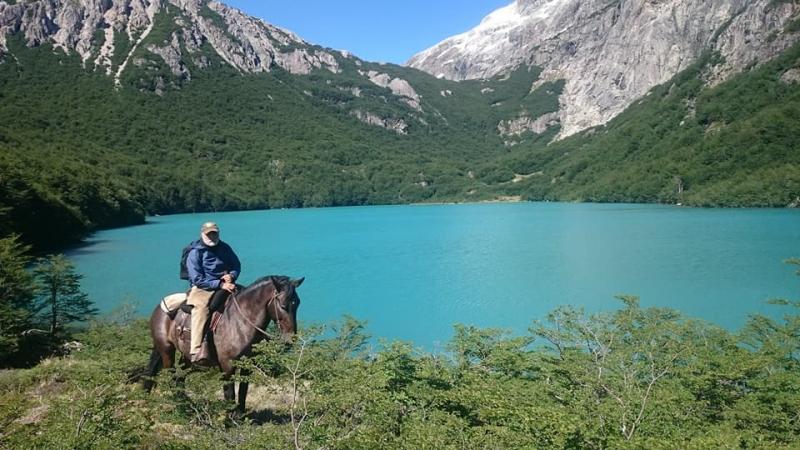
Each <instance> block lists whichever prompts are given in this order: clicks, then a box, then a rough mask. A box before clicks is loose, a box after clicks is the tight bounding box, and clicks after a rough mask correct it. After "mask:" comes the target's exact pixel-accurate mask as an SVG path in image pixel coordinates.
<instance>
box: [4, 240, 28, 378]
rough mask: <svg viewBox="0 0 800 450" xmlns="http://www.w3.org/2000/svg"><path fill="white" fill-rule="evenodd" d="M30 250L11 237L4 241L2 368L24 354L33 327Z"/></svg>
mask: <svg viewBox="0 0 800 450" xmlns="http://www.w3.org/2000/svg"><path fill="white" fill-rule="evenodd" d="M28 250H29V247H28V246H26V245H24V244H22V243H20V242H19V237H18V236H15V235H11V236H9V237H7V238H3V239H0V366H3V365H5V364H6V363H7V362H8V359H9V358H10V357H11V356H12V355H14V354H15V353H17V352H18V351H19V350H20V344H21V341H22V333H23V332H24V331H25V330H26V329H28V327H29V325H30V323H31V317H30V316H31V309H32V301H33V296H34V292H35V290H34V285H33V277H32V276H31V274H30V273H29V272H28V271H27V270H26V269H25V267H26V265H27V264H28V262H29V257H28V256H27V253H28Z"/></svg>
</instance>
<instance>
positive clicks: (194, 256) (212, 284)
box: [186, 222, 241, 363]
mask: <svg viewBox="0 0 800 450" xmlns="http://www.w3.org/2000/svg"><path fill="white" fill-rule="evenodd" d="M186 268H187V270H188V272H189V283H190V284H191V289H190V290H189V295H188V298H187V300H186V303H187V304H189V305H192V306H193V307H194V308H193V309H192V337H191V347H190V354H191V356H190V359H191V362H192V363H201V362H203V360H204V359H207V358H208V354H207V352H201V347H202V342H203V336H204V334H205V328H206V322H207V321H208V316H209V308H208V306H209V304H212V305H219V304H220V303H221V302H223V301H225V299H226V298H227V297H228V296H229V295H230V294H231V293H232V292H233V291H234V290H236V284H235V282H236V279H237V278H238V277H239V272H240V271H241V264H240V262H239V258H238V257H237V256H236V253H234V251H233V249H232V248H231V246H230V245H228V244H226V243H225V242H222V241H221V240H220V238H219V227H218V226H217V224H216V223H214V222H206V223H204V224H203V225H202V226H201V227H200V239H198V240H196V241H194V242H192V244H191V250H190V251H189V254H188V256H187V258H186ZM212 299H213V300H212Z"/></svg>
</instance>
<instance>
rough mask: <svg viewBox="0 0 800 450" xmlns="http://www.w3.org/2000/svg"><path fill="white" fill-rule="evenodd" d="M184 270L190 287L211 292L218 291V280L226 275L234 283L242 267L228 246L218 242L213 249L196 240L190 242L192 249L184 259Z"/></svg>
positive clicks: (219, 282)
mask: <svg viewBox="0 0 800 450" xmlns="http://www.w3.org/2000/svg"><path fill="white" fill-rule="evenodd" d="M186 269H187V270H188V271H189V283H191V284H192V286H197V287H199V288H200V289H205V290H208V291H212V290H215V289H219V287H220V284H222V281H221V280H220V278H222V276H223V275H225V274H226V273H229V274H231V276H232V277H233V280H234V281H236V279H237V278H239V271H241V269H242V267H241V264H240V263H239V258H238V257H237V256H236V253H234V252H233V249H232V248H231V246H230V245H228V244H226V243H224V242H222V241H219V243H218V244H217V245H215V246H214V247H208V246H206V245H205V244H204V243H203V241H202V240H200V239H198V240H196V241H194V242H192V249H191V250H189V256H187V257H186Z"/></svg>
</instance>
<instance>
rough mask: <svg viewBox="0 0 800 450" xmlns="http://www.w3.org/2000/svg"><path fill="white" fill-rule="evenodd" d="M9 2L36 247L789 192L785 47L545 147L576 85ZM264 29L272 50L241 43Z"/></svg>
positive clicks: (23, 211)
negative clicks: (420, 207) (346, 213)
mask: <svg viewBox="0 0 800 450" xmlns="http://www.w3.org/2000/svg"><path fill="white" fill-rule="evenodd" d="M156 3H157V4H158V5H159V8H157V9H151V10H150V12H149V13H148V10H147V7H152V5H154V4H156ZM65 4H69V5H71V6H70V7H71V8H73V9H72V10H71V11H72V13H69V14H67V13H66V12H65V11H66V10H64V9H63V8H61V7H62V6H63V5H65ZM136 4H138V5H139V6H138V7H135V8H134V7H131V9H130V10H129V11H128V12H129V13H130V14H129V15H128V16H126V17H125V18H122V17H118V16H115V17H114V18H113V19H112V18H108V19H107V18H106V17H105V15H109V14H110V15H112V16H113V14H114V12H113V11H115V10H114V7H117V8H123V9H124V8H125V7H126V5H128V6H130V5H136ZM20 5H22V4H17V6H16V7H15V8H12V9H13V11H14V14H13V15H11V14H10V13H9V11H11V10H12V9H9V3H8V2H4V1H0V31H1V32H0V35H2V36H3V48H5V57H0V150H2V151H0V169H1V170H0V217H1V218H2V219H3V220H2V221H0V235H6V234H9V233H21V234H22V238H23V240H24V241H26V242H29V243H33V244H36V245H37V248H53V247H58V246H59V245H64V244H65V243H69V242H74V241H75V240H76V239H79V238H80V237H81V236H84V235H85V234H86V233H87V232H89V231H91V230H93V229H97V228H102V227H112V226H121V225H126V224H134V223H141V222H143V221H144V217H145V215H148V214H149V215H152V214H170V213H178V212H198V211H226V210H241V209H265V208H285V207H306V206H340V205H366V204H392V203H421V202H468V201H483V200H493V199H498V198H508V197H513V198H520V199H523V200H548V201H551V200H562V201H598V202H653V203H670V204H674V203H682V204H686V205H703V206H786V205H789V204H791V203H792V202H795V203H796V199H797V198H798V196H800V183H798V181H797V180H796V177H795V176H794V175H793V174H794V173H795V172H796V167H798V165H800V161H798V160H797V158H798V155H800V151H798V150H799V149H800V148H798V145H799V144H798V142H799V141H800V139H798V138H797V132H798V130H797V127H796V125H793V123H796V122H793V121H792V120H793V118H795V117H797V116H798V114H797V111H798V108H800V97H799V94H798V92H800V84H799V83H797V80H798V78H800V76H798V75H797V73H800V67H798V61H800V57H798V56H797V52H798V49H797V45H794V46H793V47H790V48H789V49H787V50H786V51H784V52H782V53H781V54H780V55H779V56H778V57H776V58H773V59H772V60H770V61H767V62H766V63H763V64H761V65H753V66H752V67H750V68H746V69H744V70H743V71H742V72H740V73H738V74H736V75H734V76H733V77H731V78H729V79H727V80H725V81H720V82H719V83H717V84H714V85H711V84H710V83H708V79H709V78H708V74H712V73H714V72H713V71H714V70H715V68H718V67H720V65H721V64H723V63H724V61H725V60H724V58H722V56H721V55H720V54H719V52H713V51H710V50H709V51H706V52H704V54H703V55H702V56H701V57H700V58H699V59H698V60H697V61H695V63H693V65H691V66H689V67H688V68H687V69H685V70H684V71H682V72H680V73H678V74H677V75H675V76H673V77H672V78H670V79H669V80H667V81H666V82H664V83H661V84H659V85H657V86H655V87H653V88H651V89H650V90H649V91H648V93H647V94H646V95H644V96H642V97H641V98H639V99H637V100H636V101H635V102H634V103H632V104H631V105H630V106H629V107H628V108H626V109H625V110H624V111H623V113H621V114H619V115H617V116H616V117H614V118H613V119H611V120H610V121H609V122H607V123H606V124H604V125H598V126H595V127H592V128H589V129H587V130H584V131H581V132H578V133H575V134H574V135H572V136H569V137H564V138H562V139H560V140H556V139H555V138H556V137H557V136H558V135H559V134H560V133H561V132H562V129H563V127H564V123H563V122H562V120H561V117H562V115H561V114H562V113H563V111H562V101H563V99H564V96H565V95H566V94H565V92H566V86H567V83H568V80H567V79H566V78H563V77H555V78H552V79H547V78H546V77H545V76H544V74H545V73H546V71H547V69H546V68H545V67H539V66H535V65H533V66H531V65H527V64H522V65H520V66H517V67H515V68H514V69H513V70H511V71H509V72H506V73H501V74H498V75H496V76H494V77H491V78H488V79H475V80H463V81H459V82H456V81H452V80H447V79H438V78H436V77H434V76H433V75H431V74H428V73H426V72H423V71H420V70H417V69H413V68H407V67H403V66H398V65H393V64H379V63H373V62H369V61H363V60H360V59H358V58H356V57H354V56H352V55H349V54H348V53H347V52H340V51H335V50H330V49H326V48H323V47H319V46H315V45H313V44H309V43H306V42H305V41H302V40H300V41H298V40H294V37H293V35H292V34H291V33H290V32H288V31H275V33H278V34H277V36H279V38H280V39H286V40H285V41H283V43H281V42H280V41H278V40H270V39H271V38H270V37H269V36H272V34H270V33H272V32H273V31H274V30H273V29H272V28H269V27H268V26H267V25H264V24H263V21H260V20H259V19H252V18H247V19H242V20H239V19H235V18H236V17H238V16H236V15H231V16H228V17H227V18H226V16H224V14H227V13H225V11H227V10H225V9H224V8H223V7H222V6H223V5H222V4H216V3H214V2H208V3H207V2H203V1H197V0H170V1H159V2H144V1H142V0H113V1H112V0H108V1H96V0H79V1H70V2H62V1H58V0H37V1H34V2H28V3H25V4H24V5H23V6H25V8H27V9H25V8H22V6H20ZM115 5H116V6H115ZM187 5H188V6H187ZM209 5H217V6H215V8H217V9H218V10H219V11H223V14H222V15H221V14H220V13H218V12H217V11H216V10H215V9H213V8H212V7H209ZM12 6H13V5H12ZM56 6H57V7H58V8H56ZM77 7H82V8H86V7H91V8H89V10H90V11H89V12H85V13H84V12H83V11H84V10H81V9H77V10H76V9H75V8H77ZM137 8H138V9H137ZM153 8H155V7H153ZM191 8H194V9H191ZM190 9H191V10H190ZM23 10H24V11H29V12H27V13H25V14H21V13H20V11H23ZM76 11H77V12H79V13H80V14H77V13H76ZM109 11H111V12H109ZM125 11H127V10H125ZM134 11H138V13H135V14H134ZM101 13H102V14H101ZM137 14H138V15H137ZM12 16H13V17H12ZM59 17H61V18H59ZM76 17H78V18H80V20H77V19H75V18H76ZM9 18H11V19H9ZM23 19H24V20H23ZM56 19H57V21H56ZM62 19H63V20H62ZM234 19H235V20H234ZM12 21H14V22H13V24H12ZM87 23H89V24H94V25H92V26H95V25H97V24H99V23H103V24H105V25H108V24H110V23H113V24H114V25H113V26H111V25H108V26H106V27H104V26H100V27H99V28H94V29H93V28H91V27H90V26H88V25H86V24H87ZM133 23H136V25H135V26H134V25H132V24H133ZM792 23H795V22H792ZM59 24H60V25H59ZM67 24H71V25H70V26H67ZM61 25H63V26H64V27H66V28H64V27H61ZM790 25H791V24H790ZM87 27H88V28H87ZM788 28H791V26H788V25H787V29H788ZM66 29H70V30H76V29H77V30H78V31H77V32H75V33H73V34H72V35H70V34H69V33H68V32H66V31H64V30H66ZM109 29H110V30H111V31H109ZM91 30H94V31H93V32H90V31H91ZM129 30H131V33H130V34H129V33H128V31H129ZM145 30H149V31H147V33H145ZM203 30H205V31H203ZM247 30H250V31H247ZM253 30H255V31H253ZM62 31H63V33H62ZM59 33H61V34H59ZM259 33H261V34H259ZM90 35H91V37H90V38H89V37H88V36H90ZM107 35H112V36H113V49H112V48H111V47H112V46H111V44H108V40H107V39H106V36H107ZM267 35H269V36H267ZM56 36H58V37H57V38H56ZM81 36H87V37H86V39H84V40H83V41H82V40H81V39H82V38H81ZM237 36H238V37H237ZM259 36H261V37H263V38H264V39H266V40H267V41H268V42H267V43H262V44H258V45H261V47H258V45H256V44H247V42H249V41H248V39H251V38H253V39H256V38H258V39H260V37H259ZM265 36H266V37H265ZM776 39H777V37H776ZM59 42H63V44H61V43H59ZM81 42H84V43H83V44H81ZM267 44H269V45H270V46H272V50H269V49H268V48H267V47H268V45H267ZM64 46H66V51H65V47H64ZM256 47H258V48H256ZM104 48H106V51H105V52H104V51H103V49H104ZM218 48H220V49H222V50H221V51H223V52H224V54H220V53H219V51H218V50H217V49H218ZM78 49H82V50H81V51H83V53H81V52H79V51H78ZM112 50H113V51H112ZM262 51H263V52H266V53H264V55H263V56H258V55H259V54H260V53H259V52H262ZM281 55H283V56H281ZM320 55H323V56H320ZM324 55H329V56H330V58H332V59H331V61H330V64H325V63H324V60H326V59H327V57H325V56H324ZM98 58H100V59H98ZM104 58H106V59H104ZM293 58H294V59H293ZM309 58H310V59H309ZM314 58H317V59H314ZM317 60H318V61H319V64H316V65H315V64H314V61H317ZM95 61H99V64H95ZM125 61H128V64H127V65H126V66H124V70H120V68H121V67H123V66H122V65H123V63H124V62H125ZM287 61H289V63H286V62H287ZM284 63H286V64H288V65H284ZM334 63H335V64H334ZM292 64H296V66H293V65H292ZM293 67H294V69H293ZM267 69H269V70H267ZM117 74H119V76H117ZM734 93H735V95H734ZM744 112H746V114H745V113H744ZM798 120H800V119H798ZM776 124H777V125H776ZM43 218H44V219H45V220H43ZM53 218H57V220H58V222H59V223H61V224H62V226H61V227H60V228H59V230H58V231H57V232H55V233H54V232H53V231H52V230H51V229H50V227H49V224H50V223H52V220H54V219H53Z"/></svg>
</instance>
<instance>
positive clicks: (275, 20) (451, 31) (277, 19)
mask: <svg viewBox="0 0 800 450" xmlns="http://www.w3.org/2000/svg"><path fill="white" fill-rule="evenodd" d="M222 1H223V2H224V3H226V4H228V5H230V6H233V7H234V8H238V9H241V10H242V11H244V12H245V13H247V14H249V15H251V16H256V17H259V18H261V19H264V21H266V22H267V23H270V24H272V25H277V26H279V27H281V28H285V29H288V30H289V31H292V32H294V33H295V34H297V35H298V36H300V37H301V38H303V39H304V40H306V41H308V42H310V43H312V44H317V45H321V46H323V47H330V48H333V49H336V50H349V51H350V52H352V53H353V54H354V55H356V56H358V57H359V58H361V59H363V60H366V61H373V62H389V63H395V64H403V63H405V62H406V61H407V60H408V59H409V58H411V56H413V55H414V54H416V53H419V52H421V51H422V50H425V49H426V48H428V47H431V46H433V45H435V44H437V43H439V42H441V41H442V40H444V39H446V38H448V37H450V36H453V35H456V34H460V33H463V32H465V31H468V30H470V29H471V28H473V27H475V26H476V25H478V24H479V23H480V22H481V19H483V18H484V17H485V16H487V15H488V14H489V13H491V12H492V11H494V10H496V9H498V8H501V7H503V6H506V5H508V4H510V3H512V0H391V1H387V0H291V1H286V0H222Z"/></svg>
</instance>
